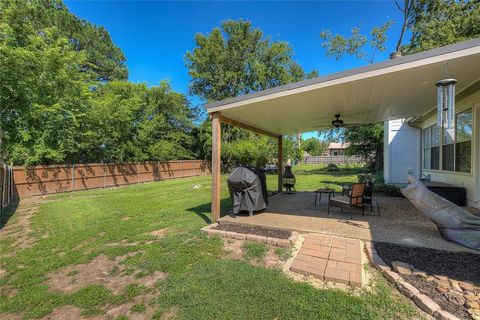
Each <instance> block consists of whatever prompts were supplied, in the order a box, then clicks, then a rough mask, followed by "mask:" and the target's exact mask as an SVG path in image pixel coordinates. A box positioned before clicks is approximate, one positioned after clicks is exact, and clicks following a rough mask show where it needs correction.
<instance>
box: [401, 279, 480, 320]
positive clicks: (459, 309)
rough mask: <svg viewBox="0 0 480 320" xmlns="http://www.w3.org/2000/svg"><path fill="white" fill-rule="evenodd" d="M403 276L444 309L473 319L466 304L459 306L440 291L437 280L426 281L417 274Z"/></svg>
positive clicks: (458, 315) (461, 316)
mask: <svg viewBox="0 0 480 320" xmlns="http://www.w3.org/2000/svg"><path fill="white" fill-rule="evenodd" d="M401 277H402V278H403V279H404V280H405V281H407V282H408V283H410V284H411V285H413V286H414V287H415V288H417V289H418V290H420V292H422V293H423V294H425V295H427V296H429V297H430V298H431V299H432V300H433V301H435V302H436V303H437V304H438V305H439V306H441V307H442V309H443V310H445V311H447V312H450V313H451V314H453V315H455V316H457V317H458V318H460V319H472V318H471V317H470V315H469V314H468V312H467V309H466V308H465V307H464V306H459V305H458V304H456V303H453V302H451V301H449V300H448V299H446V298H445V297H444V296H443V295H442V294H441V293H440V292H438V291H437V290H436V289H435V288H436V285H435V282H432V281H426V280H425V279H423V278H420V277H418V276H415V275H411V276H406V275H401Z"/></svg>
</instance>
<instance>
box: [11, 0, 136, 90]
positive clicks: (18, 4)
mask: <svg viewBox="0 0 480 320" xmlns="http://www.w3.org/2000/svg"><path fill="white" fill-rule="evenodd" d="M3 10H11V11H13V15H14V16H13V18H14V19H15V20H16V21H15V26H16V27H20V26H19V24H25V23H27V24H30V25H31V26H32V27H33V28H34V29H35V30H37V31H39V32H41V30H43V29H45V28H53V27H54V28H56V29H57V30H58V32H59V34H60V35H61V36H62V37H64V38H66V39H67V41H68V43H69V44H70V45H71V48H72V49H73V50H75V51H79V52H80V51H83V52H84V53H85V61H84V62H83V64H82V65H81V69H80V70H82V71H83V72H86V73H88V74H89V75H90V76H91V77H92V79H95V80H100V81H110V80H114V79H127V78H128V70H127V66H126V65H125V61H126V59H125V56H124V54H123V52H122V50H120V48H118V47H116V46H115V45H114V44H113V42H112V40H111V38H110V34H109V33H108V31H107V30H106V29H105V28H103V27H101V26H100V27H99V26H95V25H93V24H91V23H89V22H88V21H86V20H84V19H80V18H78V17H77V16H75V15H73V14H72V13H71V12H70V11H69V10H68V8H67V7H66V6H65V4H64V3H63V1H62V0H32V1H24V0H3V1H2V11H3ZM10 22H12V21H10ZM20 28H21V27H20ZM20 34H21V33H20ZM19 40H20V41H21V39H19Z"/></svg>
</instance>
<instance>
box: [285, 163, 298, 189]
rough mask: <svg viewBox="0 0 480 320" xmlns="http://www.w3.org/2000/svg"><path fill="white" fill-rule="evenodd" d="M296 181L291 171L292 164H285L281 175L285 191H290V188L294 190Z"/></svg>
mask: <svg viewBox="0 0 480 320" xmlns="http://www.w3.org/2000/svg"><path fill="white" fill-rule="evenodd" d="M296 181H297V180H296V179H295V175H294V174H293V172H292V166H289V165H286V166H285V172H284V173H283V176H282V184H283V187H284V188H285V192H287V193H292V190H295V183H296Z"/></svg>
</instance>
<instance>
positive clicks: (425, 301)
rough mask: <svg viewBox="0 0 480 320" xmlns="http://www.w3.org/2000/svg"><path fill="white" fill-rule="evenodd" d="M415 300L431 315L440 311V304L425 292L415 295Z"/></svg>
mask: <svg viewBox="0 0 480 320" xmlns="http://www.w3.org/2000/svg"><path fill="white" fill-rule="evenodd" d="M413 301H414V302H415V304H416V305H417V306H418V307H419V308H420V309H422V310H423V311H425V312H426V313H428V314H429V315H431V316H433V314H434V313H435V312H436V311H440V306H439V305H438V304H436V303H435V302H434V301H433V300H432V299H430V298H429V297H427V296H426V295H424V294H416V295H414V296H413Z"/></svg>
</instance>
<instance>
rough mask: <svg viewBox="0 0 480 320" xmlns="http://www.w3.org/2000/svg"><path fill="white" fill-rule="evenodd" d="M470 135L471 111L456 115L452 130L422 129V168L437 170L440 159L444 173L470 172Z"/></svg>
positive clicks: (471, 130) (471, 124)
mask: <svg viewBox="0 0 480 320" xmlns="http://www.w3.org/2000/svg"><path fill="white" fill-rule="evenodd" d="M472 134H473V112H472V109H469V110H466V111H463V112H460V113H457V115H456V116H455V128H453V129H445V128H442V129H440V128H439V127H438V126H437V125H433V126H431V127H428V128H425V129H423V131H422V139H423V168H424V169H431V170H439V169H440V157H441V158H442V164H441V168H442V170H444V171H454V172H467V173H469V172H472ZM440 137H442V139H440ZM440 145H441V147H442V148H441V152H440Z"/></svg>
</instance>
